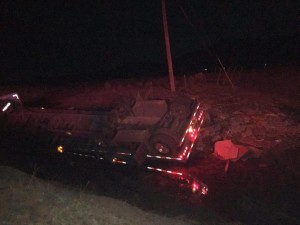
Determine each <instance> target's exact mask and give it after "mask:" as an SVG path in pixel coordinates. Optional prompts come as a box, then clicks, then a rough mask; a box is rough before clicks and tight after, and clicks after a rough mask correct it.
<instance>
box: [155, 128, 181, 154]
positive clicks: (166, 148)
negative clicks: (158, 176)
mask: <svg viewBox="0 0 300 225" xmlns="http://www.w3.org/2000/svg"><path fill="white" fill-rule="evenodd" d="M150 146H151V150H152V153H154V154H159V155H164V156H173V155H174V154H175V153H176V150H177V142H176V140H175V139H174V138H173V137H171V136H170V135H168V134H163V133H156V134H154V135H153V136H152V137H151V138H150Z"/></svg>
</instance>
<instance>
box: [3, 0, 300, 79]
mask: <svg viewBox="0 0 300 225" xmlns="http://www.w3.org/2000/svg"><path fill="white" fill-rule="evenodd" d="M296 9H297V3H296V1H277V2H276V3H274V2H273V3H270V2H269V1H256V2H246V1H243V2H240V1H232V2H230V3H222V2H220V3H218V2H211V1H201V2H200V1H195V0H188V1H182V0H172V1H170V0H169V1H167V16H168V22H169V32H170V39H171V40H170V41H171V50H172V55H173V60H174V73H175V75H176V74H181V73H188V72H197V71H201V70H203V69H204V68H209V69H210V70H214V69H215V68H216V67H217V65H216V61H217V60H216V57H219V58H220V59H221V60H222V62H223V63H224V65H225V66H226V67H236V68H242V67H243V68H258V67H262V66H263V65H264V64H267V65H285V64H293V65H298V64H299V28H298V26H297V24H298V22H299V18H298V17H297V10H296ZM0 10H1V11H0V12H1V14H2V16H3V20H2V24H1V27H2V28H1V29H0V34H1V39H0V40H1V52H2V54H1V63H0V69H1V70H0V71H1V76H0V77H1V78H0V81H6V80H18V81H22V80H28V79H32V80H34V79H36V80H47V79H49V78H51V79H56V78H60V77H68V76H70V77H74V79H79V80H80V79H86V78H88V79H90V80H92V79H94V77H95V78H96V77H99V76H100V77H101V78H100V79H103V80H105V79H110V78H114V77H116V78H130V77H134V76H139V75H142V74H153V73H163V74H167V63H166V56H165V46H164V37H163V30H162V21H161V20H162V18H161V17H162V16H161V1H160V0H155V1H138V2H137V1H133V0H128V1H120V0H118V1H101V2H96V1H89V2H87V3H81V4H78V3H68V2H66V1H51V2H33V1H26V2H22V1H6V2H4V3H1V9H0ZM75 77H76V78H75Z"/></svg>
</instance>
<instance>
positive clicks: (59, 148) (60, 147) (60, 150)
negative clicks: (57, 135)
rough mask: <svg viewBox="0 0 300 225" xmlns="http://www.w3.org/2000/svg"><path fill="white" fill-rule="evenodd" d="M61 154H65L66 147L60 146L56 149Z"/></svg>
mask: <svg viewBox="0 0 300 225" xmlns="http://www.w3.org/2000/svg"><path fill="white" fill-rule="evenodd" d="M56 150H57V151H58V152H59V153H63V152H64V147H63V146H61V145H60V146H58V147H57V149H56Z"/></svg>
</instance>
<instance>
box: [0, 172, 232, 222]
mask: <svg viewBox="0 0 300 225" xmlns="http://www.w3.org/2000/svg"><path fill="white" fill-rule="evenodd" d="M0 190H1V191H0V221H1V224H5V225H10V224H39V225H46V224H55V225H67V224H72V225H77V224H78V225H79V224H80V225H82V224H86V225H93V224H95V225H96V224H100V225H104V224H109V225H126V224H128V225H129V224H130V225H135V224H136V225H140V224H147V225H151V224H153V225H154V224H155V225H158V224H163V225H167V224H172V225H176V224H178V225H181V224H211V223H208V222H202V221H191V220H189V219H188V218H185V217H182V216H180V217H177V218H168V217H164V216H161V215H157V214H154V213H151V212H145V211H143V210H141V209H139V208H137V207H134V206H131V205H129V204H128V203H126V202H122V201H120V200H116V199H112V198H108V197H104V196H95V195H91V194H87V193H85V192H84V191H83V190H78V189H71V188H70V187H67V186H62V185H60V184H55V183H53V182H50V181H48V182H45V181H43V180H40V179H38V178H36V177H34V176H30V175H28V174H25V173H23V172H20V171H18V170H16V169H13V168H10V167H6V166H0ZM221 224H227V223H221ZM230 224H238V223H230Z"/></svg>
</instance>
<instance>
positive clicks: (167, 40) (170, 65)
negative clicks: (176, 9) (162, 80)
mask: <svg viewBox="0 0 300 225" xmlns="http://www.w3.org/2000/svg"><path fill="white" fill-rule="evenodd" d="M161 5H162V17H163V27H164V36H165V45H166V53H167V60H168V70H169V80H170V87H171V92H175V79H174V73H173V63H172V54H171V48H170V38H169V31H168V21H167V14H166V0H161Z"/></svg>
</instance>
